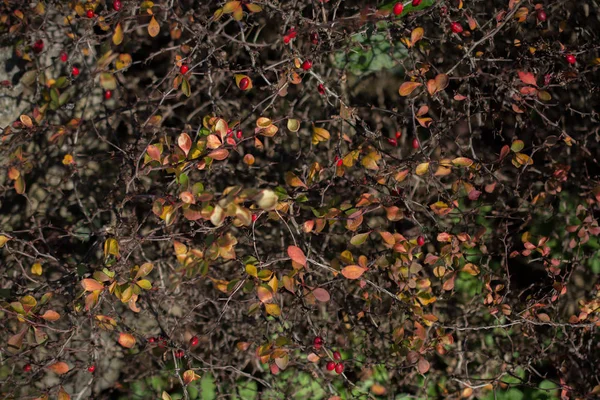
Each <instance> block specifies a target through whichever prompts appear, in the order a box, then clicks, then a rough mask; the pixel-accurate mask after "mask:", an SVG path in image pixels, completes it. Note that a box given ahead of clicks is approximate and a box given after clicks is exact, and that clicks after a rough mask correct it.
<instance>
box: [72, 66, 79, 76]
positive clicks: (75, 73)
mask: <svg viewBox="0 0 600 400" xmlns="http://www.w3.org/2000/svg"><path fill="white" fill-rule="evenodd" d="M71 73H72V74H73V76H77V75H79V68H77V67H73V70H72V71H71Z"/></svg>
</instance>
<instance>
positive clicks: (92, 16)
mask: <svg viewBox="0 0 600 400" xmlns="http://www.w3.org/2000/svg"><path fill="white" fill-rule="evenodd" d="M85 15H86V16H87V17H88V18H94V10H87V12H86V13H85Z"/></svg>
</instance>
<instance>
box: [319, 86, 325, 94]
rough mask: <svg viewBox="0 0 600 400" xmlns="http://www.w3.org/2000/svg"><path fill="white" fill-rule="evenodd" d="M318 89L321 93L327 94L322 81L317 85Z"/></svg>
mask: <svg viewBox="0 0 600 400" xmlns="http://www.w3.org/2000/svg"><path fill="white" fill-rule="evenodd" d="M317 90H318V91H319V94H320V95H324V94H325V86H324V85H323V84H322V83H319V86H317Z"/></svg>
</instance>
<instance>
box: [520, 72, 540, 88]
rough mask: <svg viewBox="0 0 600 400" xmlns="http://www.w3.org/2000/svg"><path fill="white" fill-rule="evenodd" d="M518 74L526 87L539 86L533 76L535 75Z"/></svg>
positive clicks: (528, 73)
mask: <svg viewBox="0 0 600 400" xmlns="http://www.w3.org/2000/svg"><path fill="white" fill-rule="evenodd" d="M518 74H519V79H521V82H523V83H525V84H526V85H533V86H537V82H536V81H535V75H533V73H531V72H523V71H518Z"/></svg>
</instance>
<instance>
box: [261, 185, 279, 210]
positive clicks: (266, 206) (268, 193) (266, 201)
mask: <svg viewBox="0 0 600 400" xmlns="http://www.w3.org/2000/svg"><path fill="white" fill-rule="evenodd" d="M277 200H278V197H277V195H276V194H275V192H274V191H272V190H271V189H265V190H262V191H261V192H260V194H259V195H258V197H257V199H256V204H257V205H258V206H259V207H260V208H262V209H263V210H265V211H271V210H273V209H275V206H276V205H277Z"/></svg>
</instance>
